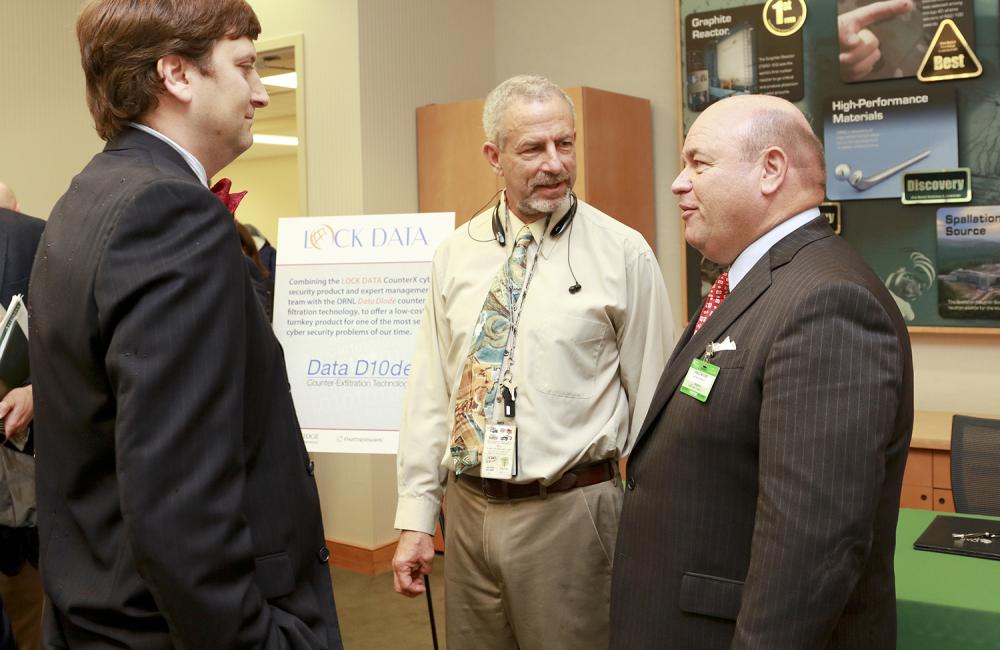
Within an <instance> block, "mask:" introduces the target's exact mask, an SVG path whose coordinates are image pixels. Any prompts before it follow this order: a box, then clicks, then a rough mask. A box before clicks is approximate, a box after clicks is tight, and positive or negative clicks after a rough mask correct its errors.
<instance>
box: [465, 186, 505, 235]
mask: <svg viewBox="0 0 1000 650" xmlns="http://www.w3.org/2000/svg"><path fill="white" fill-rule="evenodd" d="M504 189H506V188H500V189H499V190H497V191H496V192H494V193H493V196H491V197H490V199H489V200H488V201H487V202H486V203H484V204H483V205H482V206H480V207H479V208H477V209H476V211H475V212H473V213H472V216H471V217H469V220H468V221H466V222H465V234H466V235H468V237H469V239H471V240H472V241H475V242H479V243H480V244H484V243H486V242H491V241H497V237H496V235H493V236H492V237H490V238H489V239H476V238H475V237H473V236H472V220H473V219H474V218H475V217H476V215H478V214H479V213H481V212H482V211H483V210H485V209H486V206H488V205H489V204H490V203H493V199H495V198H497V195H499V194H500V193H501V192H503V191H504ZM497 207H500V204H499V203H497Z"/></svg>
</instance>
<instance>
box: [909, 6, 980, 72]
mask: <svg viewBox="0 0 1000 650" xmlns="http://www.w3.org/2000/svg"><path fill="white" fill-rule="evenodd" d="M981 74H983V64H982V63H980V62H979V59H978V58H976V53H975V52H973V51H972V48H971V47H969V43H968V41H966V40H965V37H964V36H962V32H961V30H959V29H958V25H956V24H955V21H953V20H952V19H951V18H945V19H944V20H942V21H941V24H940V25H938V28H937V32H936V33H935V34H934V38H933V39H931V46H930V47H929V48H927V54H925V55H924V60H923V63H921V64H920V68H919V69H918V70H917V79H919V80H920V81H947V80H949V79H968V78H970V77H978V76H979V75H981Z"/></svg>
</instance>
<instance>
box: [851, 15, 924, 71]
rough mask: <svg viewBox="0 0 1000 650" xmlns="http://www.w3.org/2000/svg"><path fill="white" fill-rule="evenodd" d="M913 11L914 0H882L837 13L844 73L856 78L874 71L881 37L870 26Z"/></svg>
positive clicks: (880, 56)
mask: <svg viewBox="0 0 1000 650" xmlns="http://www.w3.org/2000/svg"><path fill="white" fill-rule="evenodd" d="M911 11H913V1H912V0H881V2H875V3H872V4H870V5H865V6H864V7H858V8H857V9H853V10H851V11H848V12H846V13H843V14H840V15H839V16H837V32H838V35H839V38H840V71H841V75H842V76H843V77H844V78H845V79H846V80H847V81H855V80H857V79H860V78H861V77H863V76H865V75H866V74H868V73H869V72H871V71H872V68H874V67H875V64H876V63H878V60H879V59H881V58H882V52H881V50H879V42H878V37H876V36H875V34H874V33H872V31H871V30H870V29H868V26H869V25H871V24H872V23H876V22H878V21H880V20H885V19H887V18H893V17H895V16H899V15H902V14H906V13H909V12H911Z"/></svg>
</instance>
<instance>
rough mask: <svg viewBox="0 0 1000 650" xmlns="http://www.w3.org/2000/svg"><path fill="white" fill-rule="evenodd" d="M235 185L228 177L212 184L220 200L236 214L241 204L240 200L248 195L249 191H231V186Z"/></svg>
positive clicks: (213, 190)
mask: <svg viewBox="0 0 1000 650" xmlns="http://www.w3.org/2000/svg"><path fill="white" fill-rule="evenodd" d="M232 186H233V182H232V181H231V180H229V179H228V178H222V179H219V182H218V183H216V184H215V185H213V186H212V192H214V193H215V195H216V196H217V197H219V200H220V201H222V203H223V204H224V205H225V206H226V208H227V209H228V210H229V212H231V213H232V214H236V208H237V207H238V206H239V204H240V201H242V200H243V197H244V196H246V195H247V191H246V190H243V191H242V192H233V193H232V194H230V193H229V188H231V187H232Z"/></svg>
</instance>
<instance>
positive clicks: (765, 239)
mask: <svg viewBox="0 0 1000 650" xmlns="http://www.w3.org/2000/svg"><path fill="white" fill-rule="evenodd" d="M819 215H820V211H819V208H809V209H808V210H806V211H805V212H800V213H798V214H797V215H795V216H794V217H792V218H791V219H786V220H785V221H782V222H781V223H779V224H778V225H777V226H775V227H774V228H771V229H770V230H768V231H767V232H766V233H764V234H763V235H761V236H760V237H758V238H757V240H756V241H754V243H752V244H750V245H749V246H747V247H746V248H744V249H743V252H742V253H740V254H739V255H738V256H737V257H736V259H735V260H733V263H732V265H731V266H730V267H729V290H730V291H732V290H733V289H735V288H736V285H737V284H739V283H740V280H742V279H743V278H744V276H746V274H747V273H749V272H750V269H752V268H753V265H754V264H756V263H757V260H759V259H760V258H762V257H764V254H765V253H767V251H769V250H771V247H772V246H774V245H775V244H777V243H778V242H779V241H781V240H782V239H784V238H785V236H786V235H788V234H790V233H792V232H793V231H795V230H798V229H799V228H801V227H802V226H804V225H806V224H807V223H809V222H810V221H812V220H813V219H815V218H816V217H818V216H819Z"/></svg>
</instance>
